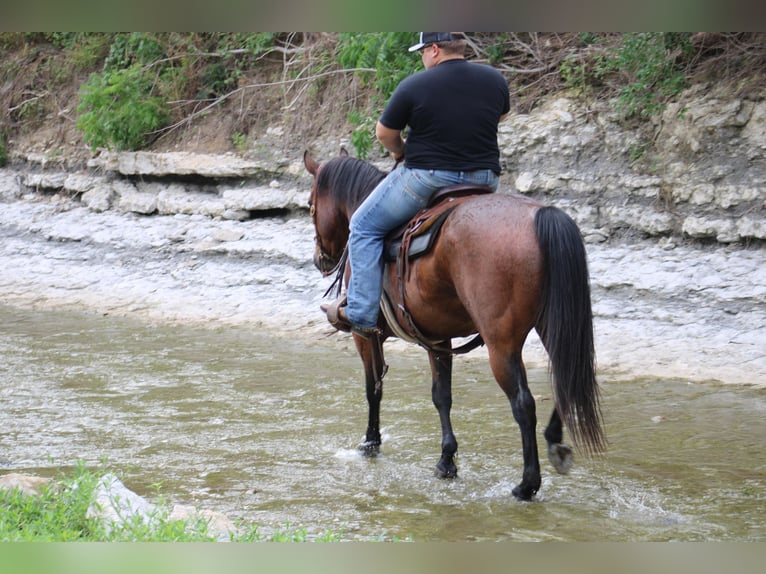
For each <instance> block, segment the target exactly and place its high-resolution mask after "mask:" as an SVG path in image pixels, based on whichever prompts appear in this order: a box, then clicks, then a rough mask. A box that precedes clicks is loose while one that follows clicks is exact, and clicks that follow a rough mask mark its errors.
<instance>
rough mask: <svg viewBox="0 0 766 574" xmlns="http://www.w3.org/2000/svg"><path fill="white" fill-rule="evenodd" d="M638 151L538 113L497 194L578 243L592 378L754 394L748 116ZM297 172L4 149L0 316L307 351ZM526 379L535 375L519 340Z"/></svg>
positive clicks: (765, 346) (738, 108) (691, 123)
mask: <svg viewBox="0 0 766 574" xmlns="http://www.w3.org/2000/svg"><path fill="white" fill-rule="evenodd" d="M275 129H277V128H275ZM649 132H651V134H650V137H651V141H647V129H646V126H644V127H643V129H638V128H635V127H634V128H629V127H627V126H626V125H624V124H623V123H621V122H620V121H619V119H618V118H617V117H616V116H615V114H614V113H613V112H612V111H611V108H610V107H609V106H608V104H607V103H598V102H596V103H593V104H592V106H591V107H590V108H588V109H587V110H586V109H583V108H582V107H580V106H578V105H577V104H576V103H575V102H574V101H573V100H571V99H568V98H566V97H553V98H550V99H549V100H547V101H546V102H545V103H543V104H542V105H540V106H538V107H537V108H536V109H535V110H534V111H532V112H531V113H529V114H512V115H511V116H510V117H509V118H508V119H507V120H506V121H505V122H504V123H503V124H502V125H501V129H500V135H499V142H500V147H501V160H502V163H503V167H504V175H503V178H502V187H501V191H516V192H520V193H525V194H528V195H531V196H534V197H538V198H540V199H541V200H543V201H544V202H546V203H548V204H553V205H558V206H560V207H562V208H563V209H565V210H566V211H567V212H568V213H570V214H571V215H572V216H573V217H574V219H575V220H576V221H577V223H578V225H579V226H580V228H581V229H582V230H583V234H584V236H585V239H586V241H587V242H588V255H589V261H590V272H591V281H592V287H593V302H594V310H595V313H596V338H597V340H596V343H597V353H598V360H599V367H600V369H601V370H602V371H603V372H608V373H612V374H614V375H615V376H617V375H618V374H619V375H620V376H623V375H624V376H626V377H635V376H650V377H657V378H668V377H680V378H687V379H689V380H717V381H722V382H729V383H743V384H757V385H766V249H765V248H764V239H766V138H765V137H764V134H766V99H753V98H751V99H737V98H732V97H730V96H726V95H723V94H717V93H716V91H715V90H714V89H711V87H710V86H707V87H706V86H696V87H694V88H692V89H690V90H688V91H687V92H685V93H684V94H682V95H681V96H680V97H679V98H678V101H677V102H676V103H674V104H672V105H671V106H669V107H668V109H667V110H666V112H665V113H664V114H663V115H662V117H660V118H658V119H657V121H656V122H655V123H654V124H652V125H651V126H649ZM267 135H268V134H267ZM343 143H348V142H343V141H341V140H337V139H336V140H333V139H331V138H327V140H325V141H323V150H321V151H320V152H319V153H317V154H316V155H317V157H319V158H320V159H325V158H327V157H329V155H330V154H331V153H334V150H337V149H338V148H339V146H340V145H341V144H343ZM331 150H333V151H331ZM301 153H302V150H300V151H297V152H295V153H292V154H290V156H289V157H287V156H284V157H283V156H281V155H280V152H279V151H278V147H276V146H275V147H274V148H273V149H272V153H271V154H270V156H269V157H268V159H263V158H260V159H255V158H254V157H246V156H239V155H235V154H231V153H230V154H194V153H185V152H183V151H173V152H171V151H169V152H164V153H150V152H136V153H108V152H103V153H100V154H98V155H96V156H93V157H90V156H89V157H87V158H85V159H83V157H82V156H77V155H66V154H65V155H57V154H52V153H50V150H46V149H45V148H44V145H43V144H39V145H38V146H31V147H28V148H26V149H15V148H14V149H13V150H12V153H11V156H10V159H11V162H10V163H9V165H8V166H7V167H5V168H3V169H0V202H2V209H0V235H1V236H2V237H3V242H2V247H1V248H0V295H1V296H2V300H3V301H4V302H5V303H6V304H14V305H33V306H56V307H58V306H63V307H69V308H77V309H83V310H92V311H96V312H100V313H105V314H120V315H134V316H138V317H143V318H145V319H147V320H150V321H192V322H199V323H207V324H232V323H237V324H242V325H253V326H254V327H255V328H268V329H270V330H273V331H274V332H284V331H288V332H290V333H291V334H293V335H294V334H302V335H304V336H306V338H307V340H315V339H316V337H317V335H318V334H320V333H322V334H324V333H326V332H327V330H328V327H327V325H326V323H325V321H324V318H323V316H322V315H321V313H320V312H319V311H318V306H319V303H320V297H321V293H323V292H324V289H325V287H326V281H325V280H323V279H321V278H320V277H319V276H318V273H317V272H316V270H314V269H313V266H312V265H311V262H310V259H311V254H312V252H313V240H312V238H313V235H314V232H313V229H312V226H311V222H310V219H309V217H308V212H307V209H306V208H307V201H308V190H309V186H310V179H309V177H308V176H307V174H306V173H305V170H304V168H303V165H302V161H301V157H300V156H301ZM381 167H382V168H388V167H390V162H388V161H383V163H381ZM324 341H325V342H328V344H329V341H334V342H337V343H338V344H341V345H348V341H349V340H348V338H347V337H346V336H345V335H337V336H336V337H333V338H330V339H325V340H324ZM394 348H402V349H403V348H404V345H402V344H398V343H397V344H395V345H394ZM415 350H416V351H418V350H417V349H415ZM526 360H527V362H528V363H530V364H541V365H544V363H545V361H546V357H545V354H544V353H543V352H542V349H541V347H540V345H539V342H538V341H537V340H536V339H533V340H531V341H530V343H529V345H528V349H527V351H526Z"/></svg>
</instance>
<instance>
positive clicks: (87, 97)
mask: <svg viewBox="0 0 766 574" xmlns="http://www.w3.org/2000/svg"><path fill="white" fill-rule="evenodd" d="M153 83H154V74H152V73H151V72H150V71H148V70H146V69H144V68H142V67H141V66H140V65H138V64H136V65H133V66H131V67H129V68H125V69H121V70H112V71H104V72H103V73H100V74H98V73H96V74H91V75H90V78H88V81H87V82H86V83H85V84H84V85H83V87H82V88H81V90H80V104H79V106H78V108H77V111H78V112H79V113H80V116H79V117H78V118H77V127H78V128H79V129H81V130H82V131H83V132H84V136H85V141H86V142H87V143H88V144H89V145H90V146H91V148H93V149H96V148H98V147H106V148H110V149H111V148H115V149H118V150H135V149H139V148H141V147H143V146H144V145H146V143H147V142H148V139H149V135H150V133H151V132H152V131H155V130H157V129H158V128H160V127H162V126H163V125H165V124H166V122H167V119H168V110H167V108H166V105H165V103H164V102H163V101H162V100H161V99H160V98H157V97H155V96H153V95H152V87H153Z"/></svg>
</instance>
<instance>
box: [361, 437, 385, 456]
mask: <svg viewBox="0 0 766 574" xmlns="http://www.w3.org/2000/svg"><path fill="white" fill-rule="evenodd" d="M359 450H360V451H362V454H363V455H364V456H369V457H375V456H378V455H379V454H380V443H379V442H372V441H368V442H363V443H362V444H360V445H359Z"/></svg>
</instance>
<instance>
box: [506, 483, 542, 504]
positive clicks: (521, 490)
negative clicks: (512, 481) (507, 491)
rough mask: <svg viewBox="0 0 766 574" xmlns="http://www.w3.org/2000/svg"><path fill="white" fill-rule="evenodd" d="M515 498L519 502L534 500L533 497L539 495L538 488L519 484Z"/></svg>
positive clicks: (515, 490)
mask: <svg viewBox="0 0 766 574" xmlns="http://www.w3.org/2000/svg"><path fill="white" fill-rule="evenodd" d="M512 493H513V496H515V497H516V498H517V499H519V500H523V501H528V500H532V497H533V496H534V495H535V494H537V489H536V488H529V487H528V486H524V485H523V484H519V485H518V486H516V487H515V488H514V489H513V491H512Z"/></svg>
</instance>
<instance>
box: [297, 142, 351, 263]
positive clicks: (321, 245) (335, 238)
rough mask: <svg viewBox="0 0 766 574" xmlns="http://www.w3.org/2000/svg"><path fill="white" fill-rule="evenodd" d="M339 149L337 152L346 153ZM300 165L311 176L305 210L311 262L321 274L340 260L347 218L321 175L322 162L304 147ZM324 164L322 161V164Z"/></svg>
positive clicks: (346, 231)
mask: <svg viewBox="0 0 766 574" xmlns="http://www.w3.org/2000/svg"><path fill="white" fill-rule="evenodd" d="M344 152H345V150H343V149H342V150H341V156H348V153H344ZM303 165H304V166H305V167H306V170H307V171H308V172H309V173H310V174H311V175H313V176H314V182H313V184H312V185H311V195H310V197H309V210H310V213H311V219H312V220H313V221H314V232H315V234H316V235H314V265H315V266H316V267H317V269H319V270H320V271H321V272H322V275H325V276H327V275H329V274H330V273H332V272H333V271H334V270H335V268H336V267H337V266H338V263H339V262H340V259H341V256H342V255H343V250H344V249H345V247H346V243H347V241H348V233H349V232H348V218H349V216H348V215H347V214H346V213H345V212H344V210H343V207H344V206H342V205H341V204H340V203H339V202H338V201H337V200H336V199H335V194H334V193H332V191H333V190H332V189H329V186H330V182H329V181H328V180H329V178H327V177H322V175H321V172H322V168H323V167H324V165H322V164H320V163H319V162H317V161H316V160H315V159H314V158H312V157H311V154H310V153H309V152H308V151H305V152H304V153H303ZM325 165H326V164H325Z"/></svg>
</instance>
